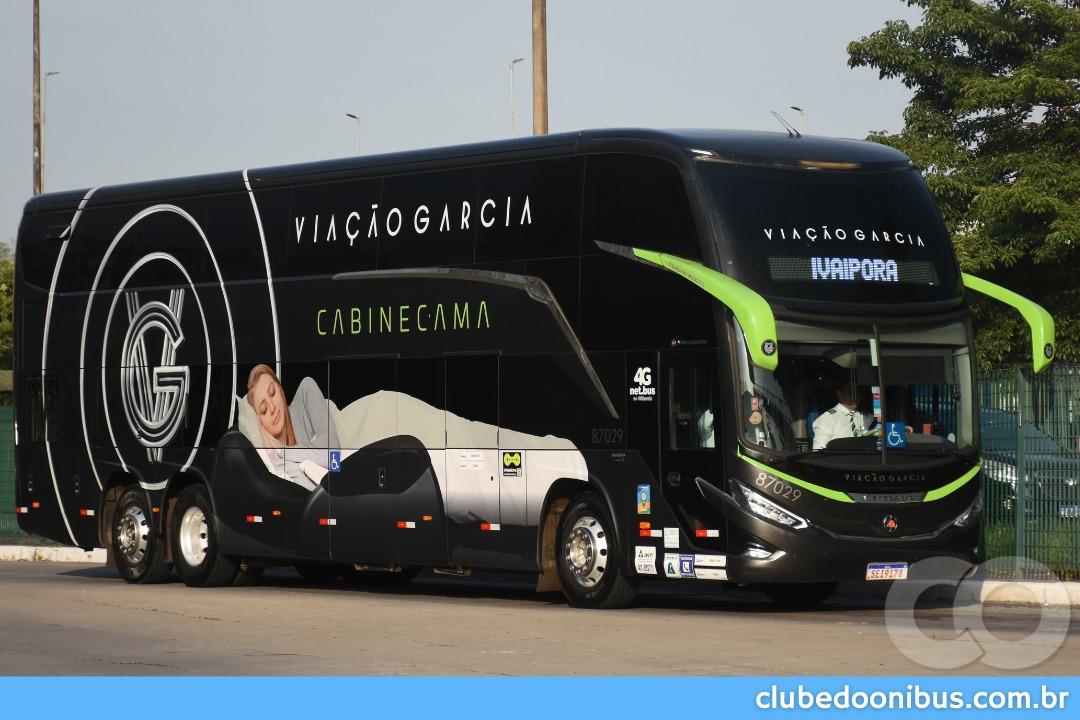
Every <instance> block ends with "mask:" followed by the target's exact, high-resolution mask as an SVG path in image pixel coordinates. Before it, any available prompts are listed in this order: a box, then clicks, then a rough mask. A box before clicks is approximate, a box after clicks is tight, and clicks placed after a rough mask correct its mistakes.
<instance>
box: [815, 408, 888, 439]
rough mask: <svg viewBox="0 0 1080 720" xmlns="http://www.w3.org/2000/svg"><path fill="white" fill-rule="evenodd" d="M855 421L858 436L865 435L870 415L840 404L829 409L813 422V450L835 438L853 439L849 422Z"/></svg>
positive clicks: (871, 418) (871, 417)
mask: <svg viewBox="0 0 1080 720" xmlns="http://www.w3.org/2000/svg"><path fill="white" fill-rule="evenodd" d="M852 420H854V421H855V427H856V429H857V431H861V432H860V433H859V434H861V435H865V434H866V432H867V428H868V427H869V422H870V421H871V420H873V416H872V415H867V414H865V413H862V412H860V411H858V410H848V409H847V408H846V407H844V406H843V405H842V404H840V403H837V405H836V407H833V408H830V409H829V410H826V411H825V412H823V413H821V415H819V416H818V419H817V420H815V421H814V449H815V450H821V449H823V448H824V447H825V446H826V445H828V444H829V441H830V440H834V439H836V438H849V437H855V435H853V434H852V432H851V421H852Z"/></svg>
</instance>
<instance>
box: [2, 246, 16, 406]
mask: <svg viewBox="0 0 1080 720" xmlns="http://www.w3.org/2000/svg"><path fill="white" fill-rule="evenodd" d="M14 309H15V259H14V253H13V252H12V250H11V247H9V246H8V245H4V244H0V370H11V369H12V364H11V362H12V359H13V354H12V353H13V348H14V334H15V333H14V325H13V320H14V316H15V313H14ZM0 403H2V398H0Z"/></svg>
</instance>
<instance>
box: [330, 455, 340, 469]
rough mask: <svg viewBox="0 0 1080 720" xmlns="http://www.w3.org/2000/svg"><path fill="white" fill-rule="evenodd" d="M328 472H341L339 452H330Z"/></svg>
mask: <svg viewBox="0 0 1080 720" xmlns="http://www.w3.org/2000/svg"><path fill="white" fill-rule="evenodd" d="M330 472H341V451H340V450H331V451H330Z"/></svg>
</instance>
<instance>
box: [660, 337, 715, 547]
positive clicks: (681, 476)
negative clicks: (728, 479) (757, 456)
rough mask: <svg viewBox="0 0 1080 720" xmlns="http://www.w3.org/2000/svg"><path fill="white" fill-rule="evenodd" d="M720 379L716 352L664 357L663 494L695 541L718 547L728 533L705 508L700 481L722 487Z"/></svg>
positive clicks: (661, 448)
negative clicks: (706, 481)
mask: <svg viewBox="0 0 1080 720" xmlns="http://www.w3.org/2000/svg"><path fill="white" fill-rule="evenodd" d="M719 379H720V376H719V370H718V367H717V355H716V352H715V351H711V352H691V353H684V352H679V353H674V352H672V353H662V354H661V357H660V377H659V378H658V380H657V385H658V389H659V391H660V399H661V406H660V409H661V420H660V428H661V429H660V485H661V492H662V493H663V496H664V499H665V500H666V501H667V503H668V505H669V506H671V508H672V509H673V510H674V512H675V514H676V516H677V517H678V519H679V523H680V525H681V526H682V528H683V530H684V531H685V532H686V533H688V534H689V535H690V537H692V538H694V542H695V543H696V544H698V545H705V546H709V545H710V544H711V543H710V539H714V540H713V542H715V544H716V547H717V549H721V548H722V545H721V543H723V542H724V540H725V535H726V533H725V532H724V528H723V527H721V522H722V516H720V514H719V513H717V512H716V511H714V510H713V509H712V508H710V507H708V506H707V504H706V503H705V501H704V499H703V498H702V496H701V491H700V490H699V489H698V487H697V482H696V479H697V478H702V479H705V480H708V481H710V482H712V483H714V484H716V485H717V487H723V463H722V461H721V458H722V457H723V454H722V447H721V445H722V442H723V427H722V425H721V414H720V409H721V403H720V386H719Z"/></svg>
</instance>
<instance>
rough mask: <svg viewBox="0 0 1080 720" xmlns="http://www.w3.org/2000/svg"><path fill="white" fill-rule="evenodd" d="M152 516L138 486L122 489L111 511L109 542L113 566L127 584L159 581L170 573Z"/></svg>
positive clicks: (161, 540)
mask: <svg viewBox="0 0 1080 720" xmlns="http://www.w3.org/2000/svg"><path fill="white" fill-rule="evenodd" d="M152 517H153V516H152V514H151V509H150V503H149V502H148V501H147V499H146V494H145V493H143V491H142V488H140V487H139V486H138V485H132V486H130V487H128V488H126V489H125V490H124V493H123V495H121V496H120V501H119V502H118V503H116V510H115V511H114V512H113V520H112V528H111V529H110V533H109V535H110V538H109V541H110V542H111V543H112V551H113V557H114V558H115V559H116V567H117V569H119V570H120V575H121V577H123V578H124V579H125V580H127V581H128V582H130V583H147V584H149V583H159V582H162V581H163V580H165V578H167V577H169V574H170V573H171V572H172V565H170V564H169V563H168V562H166V559H165V558H166V554H165V540H164V538H162V537H161V536H160V535H159V534H158V533H157V532H155V530H154V525H153V522H152V520H151V518H152Z"/></svg>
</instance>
